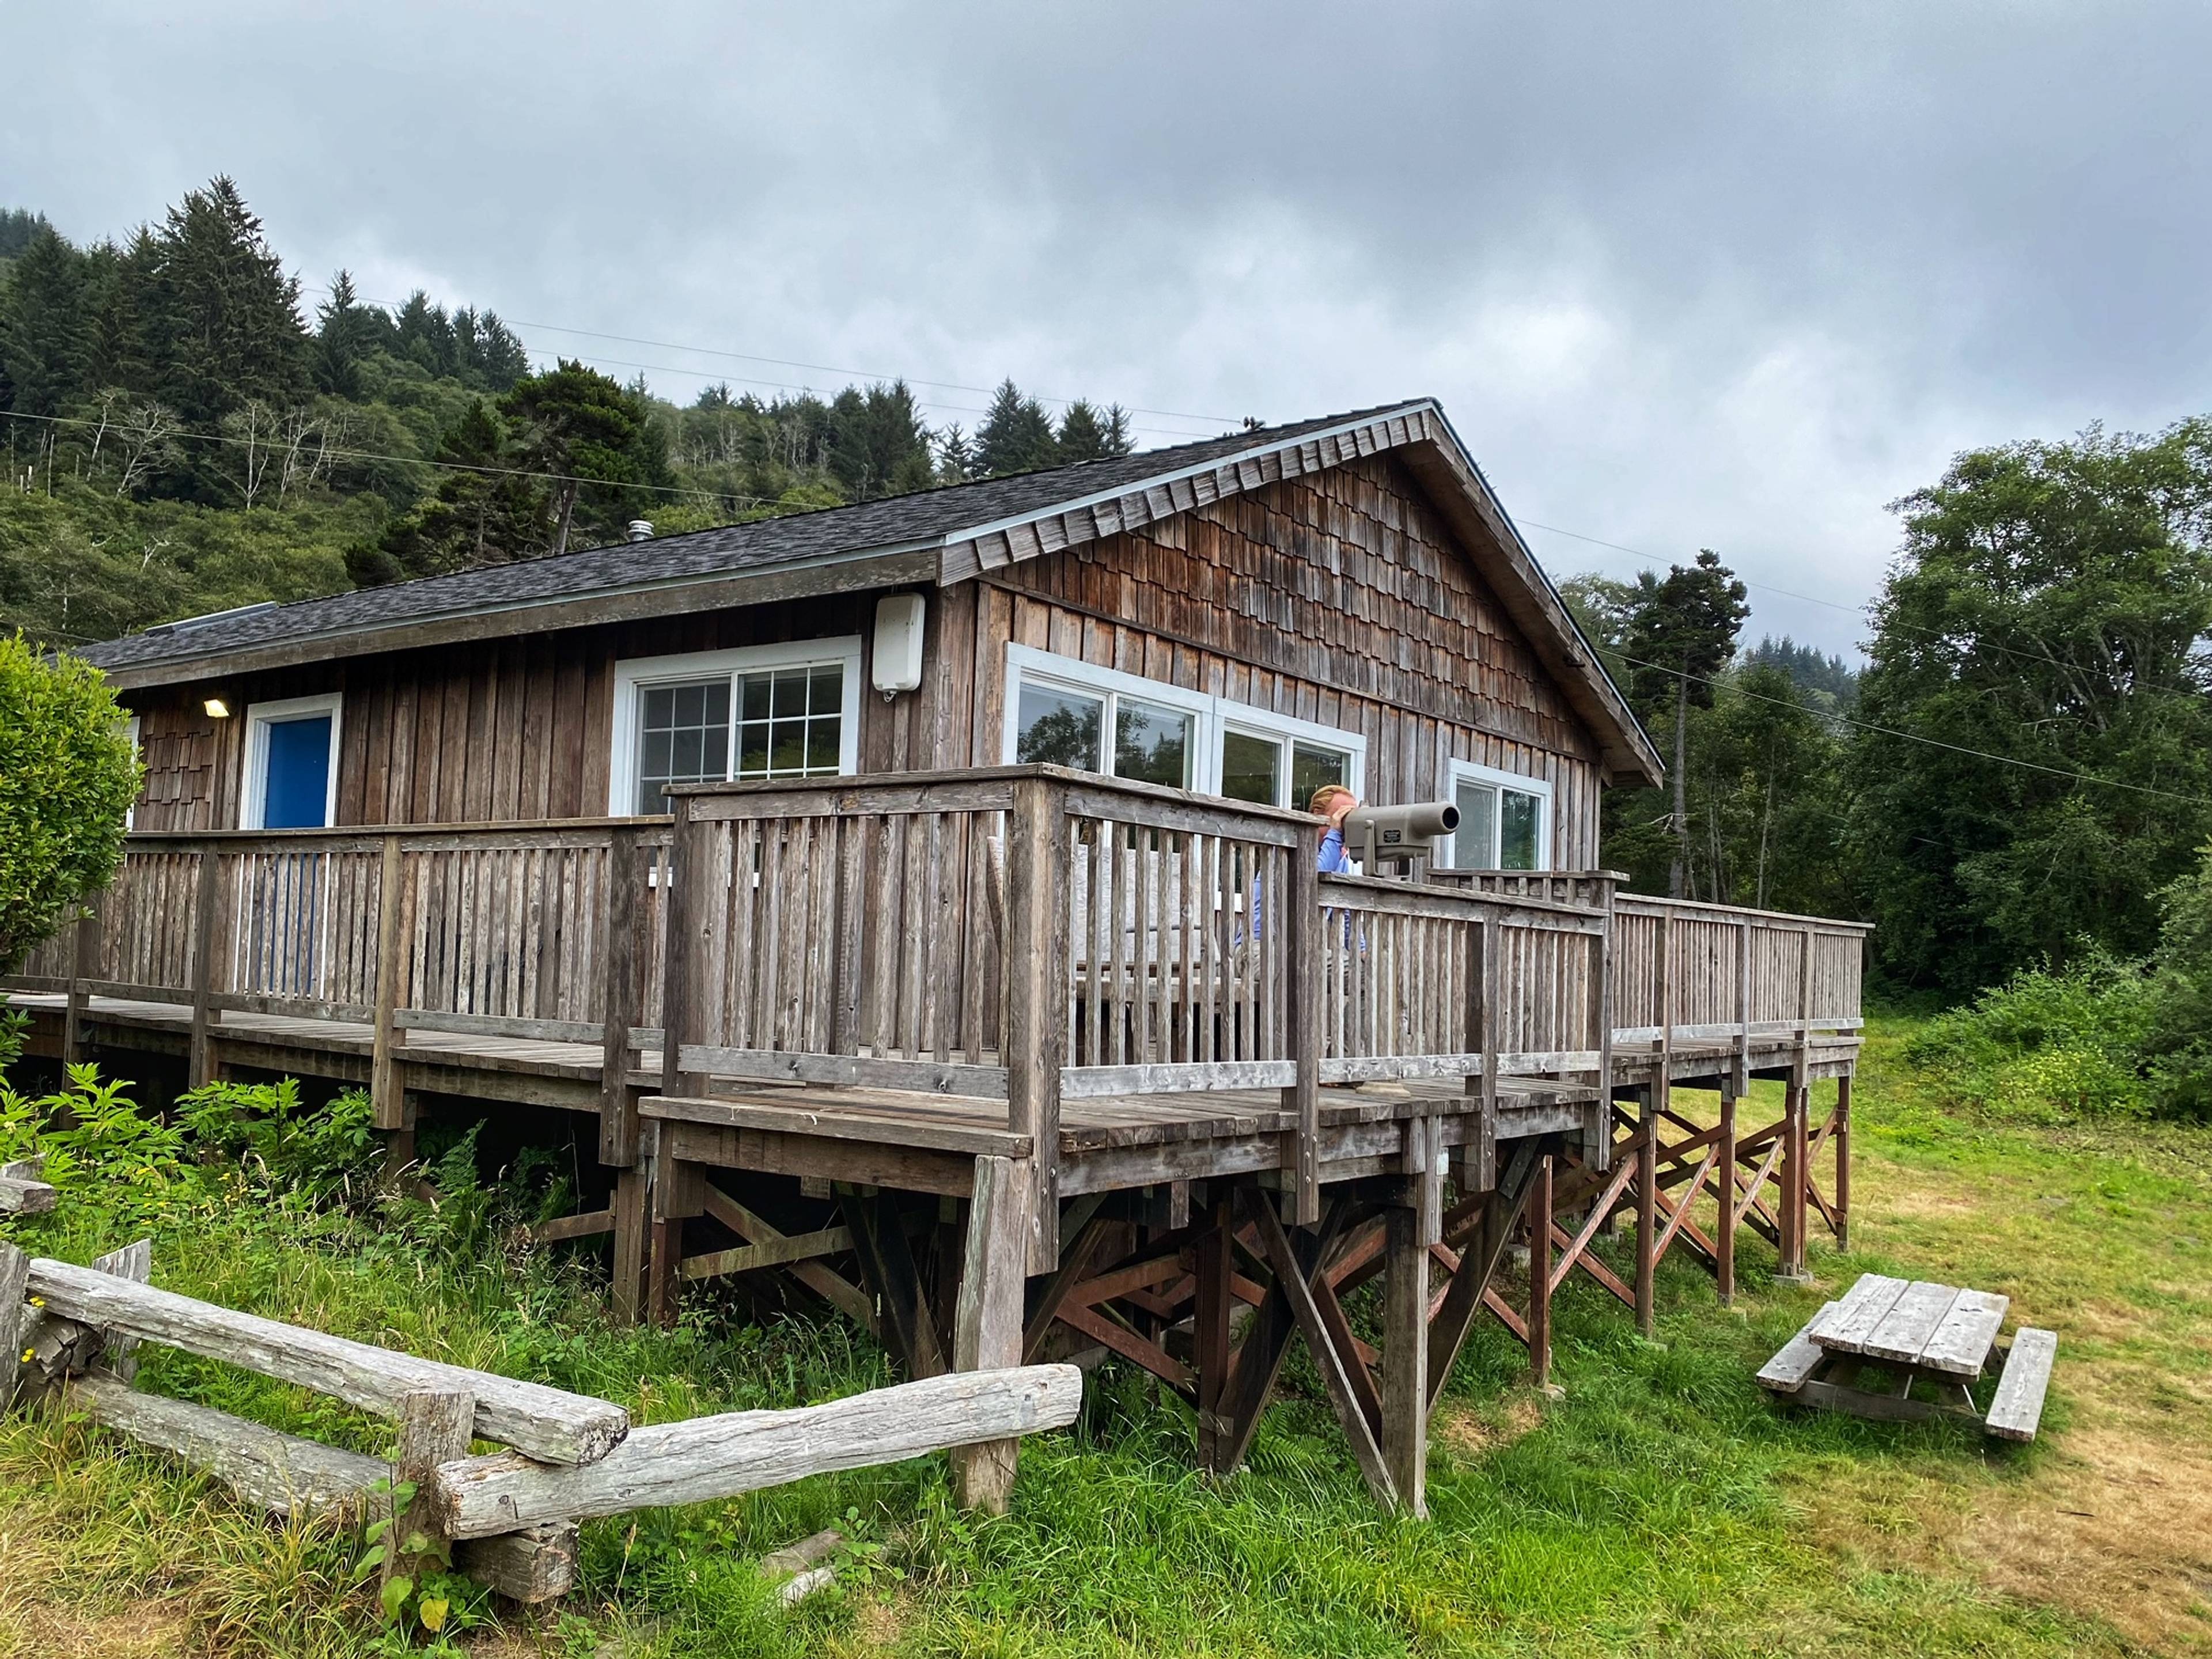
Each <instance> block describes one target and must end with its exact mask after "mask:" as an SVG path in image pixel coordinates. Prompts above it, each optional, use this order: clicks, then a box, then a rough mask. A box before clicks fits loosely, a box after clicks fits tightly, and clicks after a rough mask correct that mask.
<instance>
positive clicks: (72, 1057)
mask: <svg viewBox="0 0 2212 1659" xmlns="http://www.w3.org/2000/svg"><path fill="white" fill-rule="evenodd" d="M99 906H100V901H99V899H98V898H96V897H95V898H94V900H93V902H91V903H90V904H88V905H87V906H86V907H85V912H84V914H83V915H81V916H79V917H78V918H77V921H76V928H75V929H74V930H73V931H72V932H71V933H70V980H69V993H68V995H67V997H66V999H65V1000H64V1003H63V1006H62V1063H63V1064H64V1066H71V1065H75V1064H76V1062H77V1061H78V1060H82V1059H83V1058H84V1027H85V1016H86V1014H87V1013H88V1012H89V1010H90V1009H91V1006H92V994H91V993H90V992H89V991H88V990H87V989H86V988H85V981H87V980H88V979H93V978H96V977H97V975H95V974H94V973H93V972H91V971H90V970H91V969H94V968H97V967H98V966H99V965H100V908H99Z"/></svg>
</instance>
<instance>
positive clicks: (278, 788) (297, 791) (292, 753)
mask: <svg viewBox="0 0 2212 1659" xmlns="http://www.w3.org/2000/svg"><path fill="white" fill-rule="evenodd" d="M330 799H331V717H330V716H329V715H328V714H310V715H308V716H307V717H306V718H305V719H303V720H272V721H270V725H269V781H268V784H267V786H266V791H265V793H264V794H263V796H262V800H261V827H262V828H263V829H322V828H323V827H324V826H325V823H328V821H329V820H328V817H327V814H326V809H327V808H328V806H329V805H330Z"/></svg>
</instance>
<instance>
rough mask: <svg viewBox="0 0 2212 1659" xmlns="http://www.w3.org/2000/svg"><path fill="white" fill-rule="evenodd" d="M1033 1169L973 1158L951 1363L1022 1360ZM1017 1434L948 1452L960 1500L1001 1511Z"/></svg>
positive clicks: (1010, 1486) (967, 1366)
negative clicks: (972, 1192) (970, 1196)
mask: <svg viewBox="0 0 2212 1659" xmlns="http://www.w3.org/2000/svg"><path fill="white" fill-rule="evenodd" d="M1035 1179H1036V1178H1035V1176H1032V1175H1031V1173H1030V1170H1029V1167H1028V1160H1027V1159H1024V1158H991V1157H984V1158H977V1159H976V1160H975V1194H974V1196H973V1197H972V1198H970V1199H969V1204H968V1231H967V1235H966V1238H965V1240H964V1249H963V1254H962V1256H961V1262H960V1295H959V1300H958V1303H957V1306H956V1307H955V1309H954V1312H953V1334H952V1368H953V1370H960V1371H981V1370H1000V1369H1001V1368H1002V1367H1006V1366H1012V1365H1018V1364H1021V1363H1022V1292H1023V1287H1024V1284H1025V1283H1026V1281H1027V1279H1028V1267H1029V1248H1030V1213H1029V1212H1030V1203H1031V1202H1032V1201H1033V1197H1034V1193H1035V1185H1034V1183H1035ZM1020 1449H1021V1442H1020V1441H1018V1440H990V1441H985V1442H983V1443H981V1444H977V1445H972V1446H959V1447H956V1448H955V1449H953V1452H952V1474H953V1485H954V1489H955V1491H956V1492H957V1494H958V1497H959V1500H960V1502H961V1504H963V1505H964V1506H965V1507H967V1508H969V1509H973V1510H981V1511H982V1512H983V1513H984V1514H987V1515H1004V1514H1005V1513H1006V1509H1007V1506H1008V1505H1009V1504H1011V1503H1012V1500H1013V1491H1014V1471H1015V1464H1016V1461H1017V1456H1018V1453H1019V1451H1020Z"/></svg>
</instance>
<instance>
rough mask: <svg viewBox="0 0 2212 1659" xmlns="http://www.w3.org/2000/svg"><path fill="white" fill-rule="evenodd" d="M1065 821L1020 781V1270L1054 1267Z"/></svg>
mask: <svg viewBox="0 0 2212 1659" xmlns="http://www.w3.org/2000/svg"><path fill="white" fill-rule="evenodd" d="M1067 884H1068V860H1067V818H1066V814H1065V813H1064V812H1062V811H1061V810H1060V793H1059V792H1058V791H1057V790H1056V789H1055V788H1054V787H1053V786H1052V785H1050V784H1049V783H1048V782H1047V781H1045V780H1044V779H1042V778H1023V779H1020V780H1019V781H1017V782H1016V783H1015V785H1014V788H1013V805H1012V808H1011V809H1010V810H1009V811H1008V812H1007V814H1006V957H1005V961H1006V968H1005V975H1004V976H1005V979H1006V1026H1005V1030H1006V1125H1007V1127H1009V1128H1011V1129H1012V1130H1013V1131H1014V1132H1015V1133H1017V1134H1025V1135H1027V1136H1029V1137H1030V1154H1031V1156H1030V1170H1031V1178H1032V1179H1033V1180H1034V1181H1035V1182H1036V1202H1035V1204H1034V1206H1033V1207H1032V1214H1031V1218H1030V1245H1029V1269H1030V1272H1031V1273H1050V1272H1052V1271H1053V1270H1054V1269H1055V1268H1056V1267H1059V1265H1060V1066H1061V1063H1062V1055H1063V1053H1064V1051H1065V1049H1066V1030H1067V931H1068V904H1069V897H1068V888H1067Z"/></svg>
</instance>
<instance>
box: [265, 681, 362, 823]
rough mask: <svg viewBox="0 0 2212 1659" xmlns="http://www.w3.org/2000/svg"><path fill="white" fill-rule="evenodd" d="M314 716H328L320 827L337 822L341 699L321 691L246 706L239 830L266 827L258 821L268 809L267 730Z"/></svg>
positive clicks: (342, 716)
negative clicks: (328, 744) (328, 748)
mask: <svg viewBox="0 0 2212 1659" xmlns="http://www.w3.org/2000/svg"><path fill="white" fill-rule="evenodd" d="M316 714H328V715H329V716H330V717H331V758H330V765H329V766H328V768H327V769H325V777H326V781H325V786H324V791H323V824H324V827H325V829H327V828H329V827H330V826H331V825H332V824H335V823H337V821H338V739H339V737H340V735H341V733H342V731H343V726H344V725H345V696H344V694H343V692H338V691H323V692H319V693H317V694H316V695H315V696H312V697H286V698H284V699H283V700H282V701H280V702H250V703H248V704H246V787H245V791H244V793H242V794H241V795H240V797H239V802H238V827H239V828H240V829H264V828H266V827H267V826H266V825H265V824H264V823H263V822H262V820H263V817H264V815H265V814H266V813H267V811H268V810H269V728H270V726H276V725H280V724H282V723H283V722H284V721H287V720H305V719H309V718H311V717H313V716H314V715H316Z"/></svg>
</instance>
